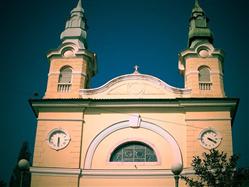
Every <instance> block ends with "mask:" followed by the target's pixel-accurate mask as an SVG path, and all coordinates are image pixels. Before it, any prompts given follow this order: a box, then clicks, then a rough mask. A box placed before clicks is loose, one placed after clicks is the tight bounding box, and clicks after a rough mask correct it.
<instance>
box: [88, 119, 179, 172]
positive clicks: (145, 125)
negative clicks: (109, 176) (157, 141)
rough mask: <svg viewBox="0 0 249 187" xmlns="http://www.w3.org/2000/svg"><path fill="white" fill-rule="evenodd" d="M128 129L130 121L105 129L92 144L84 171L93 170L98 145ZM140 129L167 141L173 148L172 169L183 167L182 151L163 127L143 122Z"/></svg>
mask: <svg viewBox="0 0 249 187" xmlns="http://www.w3.org/2000/svg"><path fill="white" fill-rule="evenodd" d="M126 128H131V127H130V123H129V121H128V120H126V121H121V122H118V123H115V124H113V125H111V126H109V127H107V128H106V129H104V130H103V131H101V132H100V133H99V134H98V135H97V136H96V137H95V138H94V139H93V141H92V142H91V143H90V145H89V147H88V150H87V153H86V157H85V163H84V169H91V166H92V160H93V156H94V153H95V151H96V149H97V147H98V145H99V144H100V143H101V142H102V141H103V140H104V139H105V138H106V137H107V136H109V135H110V134H112V133H113V132H116V131H119V130H122V129H126ZM139 128H144V129H147V130H150V131H152V132H154V133H156V134H158V135H160V136H161V137H162V138H163V139H164V140H165V141H167V142H168V143H169V145H170V148H171V153H172V154H173V155H172V158H173V159H172V163H171V167H172V168H173V167H179V166H180V167H183V162H182V153H181V150H180V147H179V145H178V144H177V142H176V140H175V139H174V137H173V136H172V135H171V134H170V133H169V132H168V131H166V130H165V129H163V128H162V127H160V126H158V125H156V124H154V123H151V122H147V121H143V120H142V121H141V124H140V127H139Z"/></svg>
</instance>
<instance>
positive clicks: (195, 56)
mask: <svg viewBox="0 0 249 187" xmlns="http://www.w3.org/2000/svg"><path fill="white" fill-rule="evenodd" d="M208 21H209V20H208V18H207V17H206V15H205V13H204V11H203V9H202V8H201V7H200V5H199V1H198V0H195V4H194V7H193V9H192V14H191V17H190V20H189V33H188V48H187V49H186V50H184V51H182V52H181V53H180V54H179V63H178V69H179V70H180V73H181V74H182V75H183V77H184V85H185V88H189V89H191V90H192V92H191V97H225V93H224V86H223V59H224V54H223V52H222V51H221V50H219V49H216V48H214V46H213V34H212V32H211V30H210V29H209V27H208Z"/></svg>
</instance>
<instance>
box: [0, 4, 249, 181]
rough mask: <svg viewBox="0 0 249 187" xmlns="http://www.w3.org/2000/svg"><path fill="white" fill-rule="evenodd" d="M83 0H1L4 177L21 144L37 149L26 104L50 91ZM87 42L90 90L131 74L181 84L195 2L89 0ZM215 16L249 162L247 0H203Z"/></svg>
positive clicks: (236, 139) (0, 159)
mask: <svg viewBox="0 0 249 187" xmlns="http://www.w3.org/2000/svg"><path fill="white" fill-rule="evenodd" d="M76 4H77V0H71V1H68V0H52V1H49V0H37V1H35V2H31V1H28V0H22V1H18V0H12V1H8V2H7V1H1V5H0V9H1V11H0V12H1V14H2V15H1V29H0V33H1V38H0V41H1V66H2V68H0V69H1V80H2V85H1V87H2V88H1V92H0V93H1V97H0V98H1V106H2V110H1V124H0V140H1V141H0V150H1V156H0V178H3V179H4V180H5V181H8V180H9V175H10V173H11V170H12V168H13V167H14V166H15V163H16V159H17V154H18V152H19V149H20V146H21V144H22V142H23V141H25V140H27V141H29V143H30V148H31V150H33V144H34V137H35V129H36V119H35V116H34V115H33V113H32V111H31V108H30V106H29V104H28V99H29V98H31V97H32V95H33V93H34V92H38V93H39V94H40V97H42V96H43V95H44V92H45V88H46V81H47V74H48V67H49V66H48V61H47V59H46V54H47V52H48V51H49V50H50V49H54V48H57V47H58V46H59V44H60V39H59V36H60V33H61V32H62V31H63V29H64V26H65V23H66V20H67V19H68V17H69V15H70V11H71V10H72V8H74V7H75V6H76ZM83 4H84V9H85V12H86V18H87V21H88V26H89V30H88V39H87V40H88V47H89V50H91V51H94V52H96V53H97V58H98V73H97V75H96V76H95V77H94V78H93V79H92V81H91V85H92V87H97V86H100V85H102V84H104V83H105V82H107V81H108V80H110V79H112V78H114V77H116V76H119V75H122V74H127V73H131V72H133V66H134V65H138V66H140V68H139V71H140V72H141V73H145V74H150V75H153V76H156V77H158V78H160V79H162V80H163V81H165V82H167V83H168V84H170V85H172V86H176V87H183V79H182V77H181V75H180V74H179V72H178V67H177V65H178V53H179V52H181V51H182V50H184V49H185V48H187V32H188V19H189V17H190V14H191V9H192V7H193V4H194V0H187V1H182V0H174V1H169V0H84V1H83ZM200 4H201V6H202V8H203V9H204V11H205V12H206V14H207V16H208V17H209V18H210V24H209V26H210V28H211V30H212V31H213V33H214V46H215V47H216V48H220V49H223V50H224V51H225V61H224V83H225V92H226V95H227V96H228V97H235V98H240V104H239V108H238V111H237V114H236V119H235V121H234V124H233V143H234V147H233V148H234V153H236V154H239V155H240V157H241V159H240V165H241V166H249V161H248V159H247V155H249V144H248V140H247V138H248V136H249V121H248V115H249V111H248V105H249V100H248V95H249V94H248V88H249V83H248V80H249V79H248V77H247V76H248V74H249V71H248V42H249V41H248V40H249V38H248V35H249V30H248V28H249V13H248V9H249V5H248V1H246V0H237V1H227V0H220V1H217V0H202V1H201V2H200Z"/></svg>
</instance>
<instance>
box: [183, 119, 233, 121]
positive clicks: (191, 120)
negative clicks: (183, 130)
mask: <svg viewBox="0 0 249 187" xmlns="http://www.w3.org/2000/svg"><path fill="white" fill-rule="evenodd" d="M231 119H232V118H209V119H208V118H203V119H201V118H198V119H197V118H186V119H185V121H227V120H229V121H230V120H231Z"/></svg>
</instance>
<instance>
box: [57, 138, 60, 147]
mask: <svg viewBox="0 0 249 187" xmlns="http://www.w3.org/2000/svg"><path fill="white" fill-rule="evenodd" d="M59 146H60V137H58V139H57V147H59Z"/></svg>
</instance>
